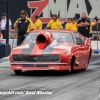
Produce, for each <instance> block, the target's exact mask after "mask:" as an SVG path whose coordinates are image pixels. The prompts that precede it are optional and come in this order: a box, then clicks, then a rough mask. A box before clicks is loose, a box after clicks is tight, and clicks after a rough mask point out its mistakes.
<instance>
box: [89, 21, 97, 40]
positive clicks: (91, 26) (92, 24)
mask: <svg viewBox="0 0 100 100" xmlns="http://www.w3.org/2000/svg"><path fill="white" fill-rule="evenodd" d="M95 25H96V22H94V21H93V20H91V22H90V38H92V28H93V26H95Z"/></svg>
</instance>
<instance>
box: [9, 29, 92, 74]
mask: <svg viewBox="0 0 100 100" xmlns="http://www.w3.org/2000/svg"><path fill="white" fill-rule="evenodd" d="M31 35H35V36H31ZM28 38H31V39H33V38H34V39H33V40H31V39H29V40H28ZM56 38H57V39H56ZM63 38H64V39H63ZM91 53H92V50H91V40H90V39H88V38H85V37H83V36H82V35H81V34H80V33H78V32H74V31H67V30H40V31H34V32H33V33H30V34H29V35H28V36H27V37H26V39H25V40H24V42H23V43H22V45H20V46H17V47H14V48H13V49H12V51H11V54H10V56H9V59H10V64H11V69H12V70H14V71H15V73H16V74H20V73H21V71H23V70H67V71H69V72H70V71H72V70H78V69H87V67H88V64H89V60H90V58H91Z"/></svg>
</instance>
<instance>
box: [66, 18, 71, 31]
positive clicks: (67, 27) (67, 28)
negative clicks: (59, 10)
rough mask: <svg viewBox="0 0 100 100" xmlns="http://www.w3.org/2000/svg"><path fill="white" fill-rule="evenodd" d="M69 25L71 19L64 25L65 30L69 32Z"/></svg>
mask: <svg viewBox="0 0 100 100" xmlns="http://www.w3.org/2000/svg"><path fill="white" fill-rule="evenodd" d="M70 24H71V18H69V19H68V22H67V23H66V25H65V30H69V26H70Z"/></svg>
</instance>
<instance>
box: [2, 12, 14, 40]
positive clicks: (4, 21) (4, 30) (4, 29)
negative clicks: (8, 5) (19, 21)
mask: <svg viewBox="0 0 100 100" xmlns="http://www.w3.org/2000/svg"><path fill="white" fill-rule="evenodd" d="M0 26H1V27H0V29H1V33H2V34H3V39H6V35H7V34H9V37H10V35H11V29H12V27H11V26H12V23H11V20H10V19H9V33H7V14H6V13H3V14H2V19H1V24H0Z"/></svg>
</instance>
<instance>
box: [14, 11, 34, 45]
mask: <svg viewBox="0 0 100 100" xmlns="http://www.w3.org/2000/svg"><path fill="white" fill-rule="evenodd" d="M20 16H21V17H20V18H18V19H17V20H16V22H15V23H14V28H15V33H14V35H15V36H16V33H17V34H18V39H17V46H18V45H21V43H22V42H23V40H24V39H25V36H26V35H27V34H28V33H30V32H31V31H33V30H34V24H33V22H32V21H31V19H30V18H28V17H27V12H26V11H25V10H22V11H21V13H20Z"/></svg>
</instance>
